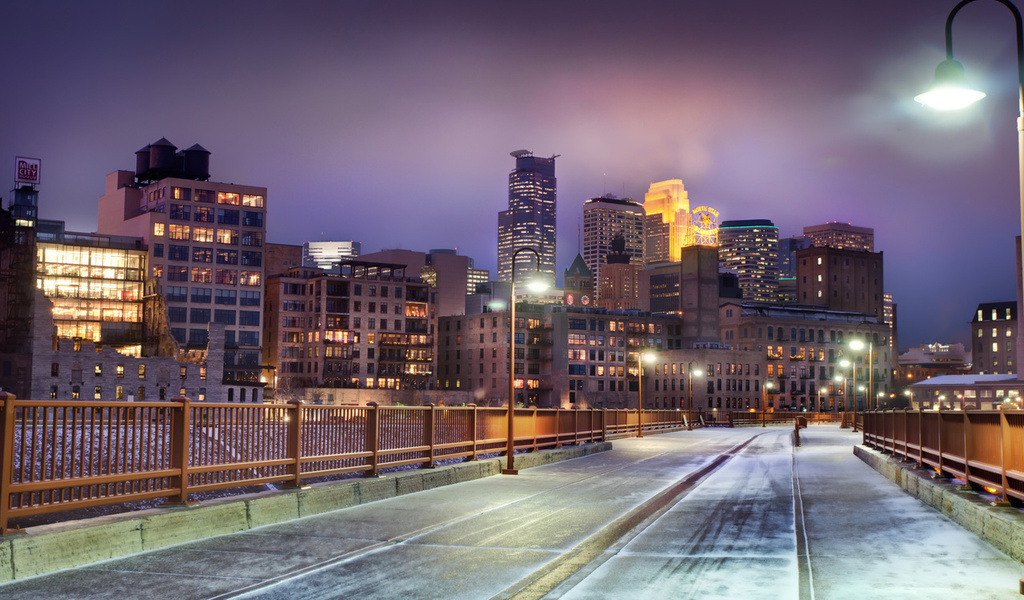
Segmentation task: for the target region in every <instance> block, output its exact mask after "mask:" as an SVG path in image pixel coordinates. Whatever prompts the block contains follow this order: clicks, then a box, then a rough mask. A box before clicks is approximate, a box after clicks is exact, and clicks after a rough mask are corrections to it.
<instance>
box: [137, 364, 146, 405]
mask: <svg viewBox="0 0 1024 600" xmlns="http://www.w3.org/2000/svg"><path fill="white" fill-rule="evenodd" d="M145 378H146V365H139V379H145ZM139 389H140V390H141V389H142V388H139ZM139 400H142V392H141V391H140V392H139Z"/></svg>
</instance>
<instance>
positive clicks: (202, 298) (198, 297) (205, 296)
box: [192, 287, 212, 304]
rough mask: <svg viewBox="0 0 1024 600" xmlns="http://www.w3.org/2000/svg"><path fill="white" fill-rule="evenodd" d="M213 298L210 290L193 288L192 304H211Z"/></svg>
mask: <svg viewBox="0 0 1024 600" xmlns="http://www.w3.org/2000/svg"><path fill="white" fill-rule="evenodd" d="M211 296H212V290H210V288H196V287H194V288H192V302H198V303H201V304H209V303H210V298H211Z"/></svg>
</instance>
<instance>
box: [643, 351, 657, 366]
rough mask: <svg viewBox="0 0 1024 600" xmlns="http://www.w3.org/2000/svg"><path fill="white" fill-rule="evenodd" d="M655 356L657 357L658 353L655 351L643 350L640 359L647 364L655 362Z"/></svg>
mask: <svg viewBox="0 0 1024 600" xmlns="http://www.w3.org/2000/svg"><path fill="white" fill-rule="evenodd" d="M655 358H657V355H656V354H655V353H653V352H641V353H640V361H641V362H645V363H647V364H650V363H652V362H654V359H655Z"/></svg>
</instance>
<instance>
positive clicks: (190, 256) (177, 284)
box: [98, 139, 267, 402]
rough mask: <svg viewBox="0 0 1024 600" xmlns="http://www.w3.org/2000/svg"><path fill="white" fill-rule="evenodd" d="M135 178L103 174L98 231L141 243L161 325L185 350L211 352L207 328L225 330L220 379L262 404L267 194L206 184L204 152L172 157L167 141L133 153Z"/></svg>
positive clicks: (197, 149)
mask: <svg viewBox="0 0 1024 600" xmlns="http://www.w3.org/2000/svg"><path fill="white" fill-rule="evenodd" d="M135 155H136V170H135V171H115V172H114V173H111V174H110V175H108V176H107V183H106V193H105V194H104V195H103V196H102V197H101V198H100V201H99V225H98V231H99V232H100V233H101V234H110V235H121V236H134V237H139V238H142V240H143V243H144V245H145V246H146V247H147V248H148V255H147V260H146V262H147V265H148V269H149V273H147V279H148V280H151V281H152V285H153V288H152V290H147V291H152V294H153V295H154V296H159V297H160V298H161V299H162V306H158V307H157V308H156V310H158V311H160V312H162V313H163V314H162V315H160V316H163V317H165V319H164V320H161V319H158V318H156V315H154V317H153V318H152V319H150V318H147V319H146V323H147V326H148V327H160V326H161V324H162V322H165V323H166V325H167V327H168V329H169V333H170V335H171V336H172V337H173V338H174V339H175V340H176V342H177V343H178V344H179V345H180V346H182V347H184V348H192V349H196V350H197V351H198V350H199V349H203V351H206V350H207V348H208V344H207V342H208V339H209V331H210V327H209V326H210V324H213V323H219V324H222V325H224V340H223V347H222V348H210V349H209V351H210V352H218V353H219V352H221V351H223V354H224V366H223V373H222V376H223V380H224V382H225V383H227V384H233V385H235V386H236V387H237V388H238V398H239V399H240V400H243V401H246V400H251V401H254V402H257V401H260V400H261V398H260V394H261V392H262V387H263V385H262V383H261V382H260V354H261V348H262V339H261V335H262V323H263V319H262V313H263V283H264V266H263V265H264V256H263V251H264V243H265V237H266V219H265V216H266V199H267V190H266V188H263V187H259V186H250V185H239V184H234V183H218V182H213V181H210V174H209V156H210V153H209V152H208V151H207V150H205V149H204V148H202V146H199V145H198V144H196V145H194V146H192V147H191V148H188V149H187V150H183V151H180V152H179V151H177V149H176V148H175V146H174V145H173V144H171V143H170V142H168V141H167V140H166V139H160V140H158V141H157V142H154V143H153V144H150V145H149V146H147V147H145V148H143V149H142V150H139V151H138V152H136V153H135Z"/></svg>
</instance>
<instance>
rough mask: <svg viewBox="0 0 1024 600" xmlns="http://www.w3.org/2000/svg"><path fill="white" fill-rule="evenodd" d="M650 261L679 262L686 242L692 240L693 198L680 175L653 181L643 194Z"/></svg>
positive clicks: (647, 253) (646, 242)
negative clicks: (689, 196)
mask: <svg viewBox="0 0 1024 600" xmlns="http://www.w3.org/2000/svg"><path fill="white" fill-rule="evenodd" d="M644 212H645V213H646V214H647V218H646V220H647V223H646V228H645V237H646V241H645V245H646V252H645V255H646V256H645V258H646V260H647V264H649V265H650V264H656V263H662V262H679V257H680V252H681V250H682V247H683V246H689V245H692V244H693V231H692V229H691V224H692V221H691V216H690V199H689V198H688V194H687V192H686V190H685V189H683V182H682V180H681V179H669V180H667V181H659V182H657V183H652V184H651V187H650V189H648V190H647V193H646V194H644Z"/></svg>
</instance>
